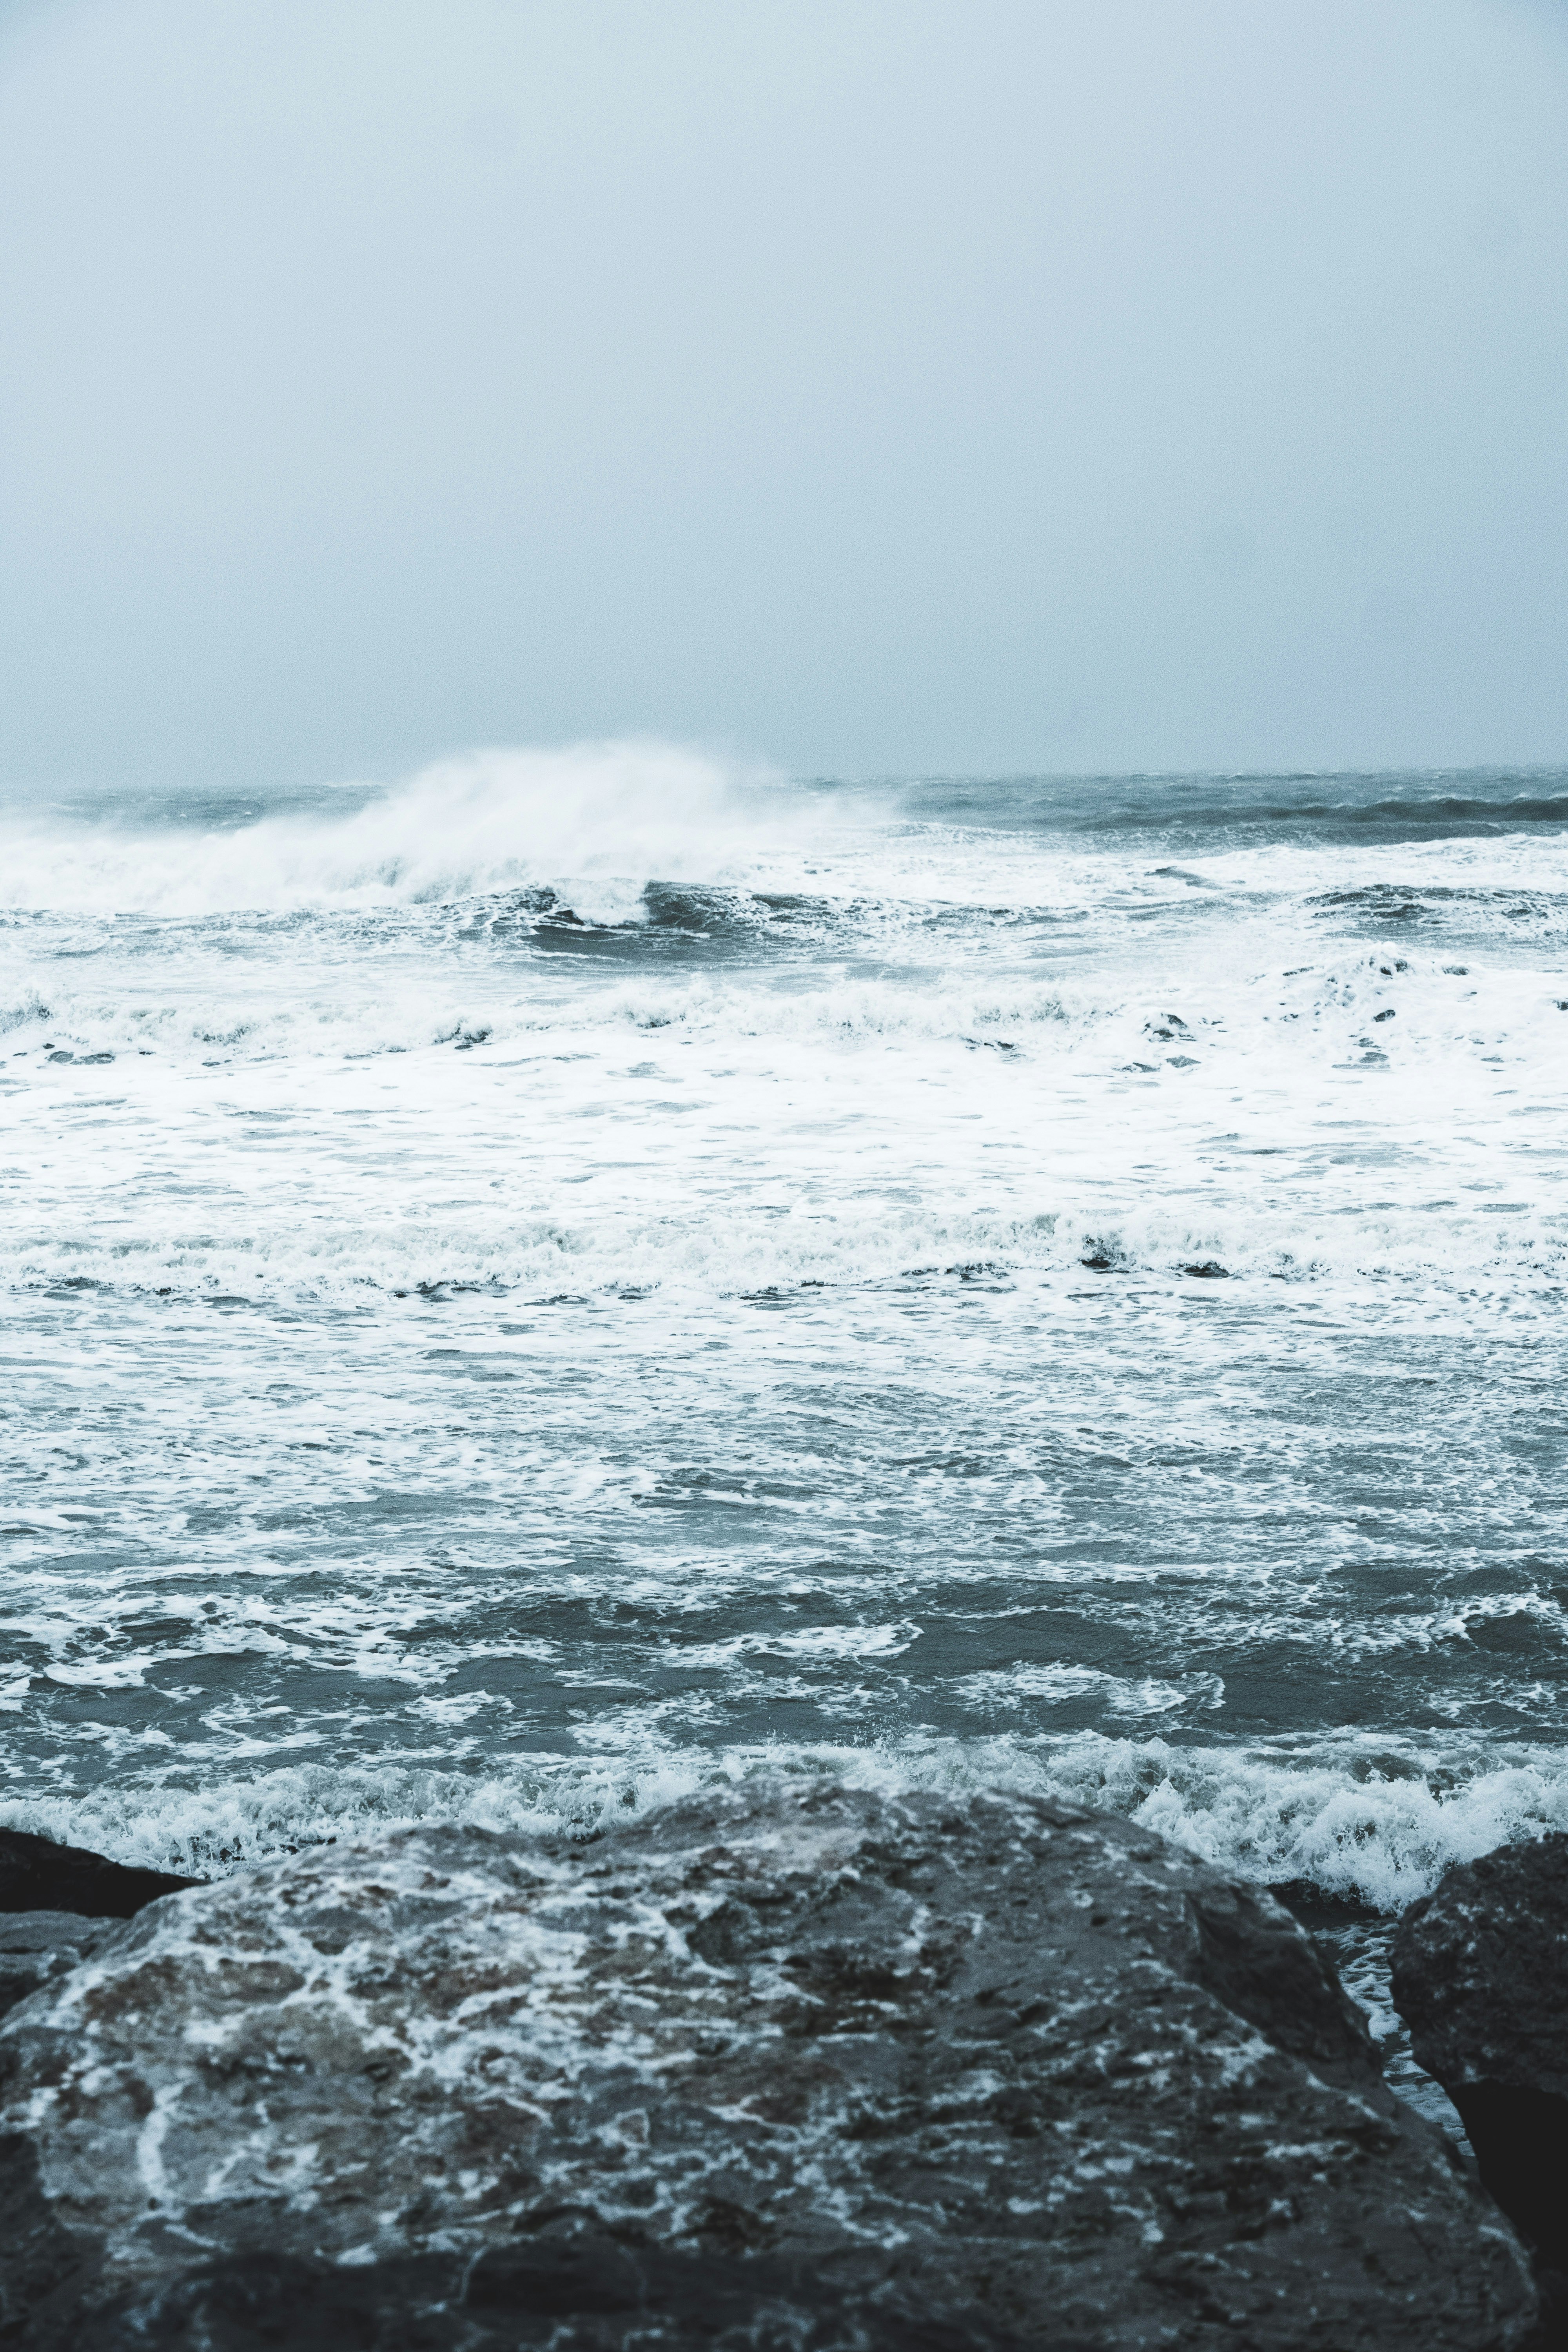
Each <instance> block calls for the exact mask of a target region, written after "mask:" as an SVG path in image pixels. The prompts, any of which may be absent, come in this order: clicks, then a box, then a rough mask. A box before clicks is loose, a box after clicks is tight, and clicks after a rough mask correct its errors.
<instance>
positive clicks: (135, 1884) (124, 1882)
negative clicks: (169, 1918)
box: [0, 1829, 200, 1919]
mask: <svg viewBox="0 0 1568 2352" xmlns="http://www.w3.org/2000/svg"><path fill="white" fill-rule="evenodd" d="M199 1884H200V1882H199V1881H198V1880H196V1879H195V1878H176V1877H175V1876H174V1873H173V1872H172V1871H167V1870H132V1869H129V1868H127V1866H126V1865H125V1864H123V1863H119V1862H110V1861H109V1859H108V1858H107V1856H106V1855H104V1854H101V1853H88V1852H87V1850H86V1848H85V1847H82V1846H75V1845H60V1844H58V1843H56V1841H55V1840H54V1839H53V1838H47V1837H37V1836H36V1835H35V1834H34V1833H33V1832H31V1831H30V1830H7V1829H0V1914H3V1913H5V1912H14V1911H74V1912H79V1913H80V1914H81V1915H83V1916H85V1917H87V1918H89V1919H129V1918H131V1917H132V1916H133V1915H134V1914H135V1913H136V1912H138V1911H140V1910H141V1908H142V1906H143V1904H146V1903H155V1902H156V1901H157V1899H158V1897H159V1895H176V1894H178V1893H179V1891H180V1889H181V1888H182V1887H184V1886H195V1885H199Z"/></svg>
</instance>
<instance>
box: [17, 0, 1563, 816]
mask: <svg viewBox="0 0 1568 2352" xmlns="http://www.w3.org/2000/svg"><path fill="white" fill-rule="evenodd" d="M1565 281H1568V5H1564V0H1072V5H1067V4H1066V0H243V5H237V0H32V4H31V5H22V0H11V5H0V317H3V320H4V334H3V340H0V532H3V551H4V561H3V564H0V687H3V693H4V701H3V706H0V781H3V782H7V783H11V784H16V783H37V784H40V785H47V786H58V785H59V784H62V783H68V782H94V781H101V782H117V781H119V782H132V783H141V782H162V783H170V784H174V785H186V784H191V783H195V782H208V781H210V782H215V783H227V782H235V783H244V784H246V785H251V786H253V785H257V784H261V783H265V782H268V781H272V780H276V781H279V782H311V781H315V780H318V779H324V778H328V777H345V776H360V775H370V774H375V775H386V776H390V775H393V774H395V773H398V772H403V771H405V770H406V769H408V768H410V767H412V766H414V765H416V764H417V763H419V762H420V761H424V760H426V759H427V758H429V757H431V756H433V755H435V754H437V753H438V752H441V751H447V750H451V749H455V748H458V747H461V746H463V745H467V744H471V743H479V742H525V741H541V740H544V741H552V740H562V739H567V738H574V737H580V736H598V735H605V734H613V733H618V732H622V731H626V730H637V731H650V732H655V733H659V734H665V735H671V736H675V737H678V738H682V739H689V740H700V741H703V742H707V743H711V744H717V745H721V746H725V745H728V746H732V747H733V748H735V749H736V750H738V751H742V752H745V753H747V754H761V755H763V756H764V757H768V758H772V759H773V760H775V761H778V762H779V763H780V764H781V765H783V766H784V767H785V768H786V769H789V770H791V771H793V772H827V773H840V772H859V773H866V772H895V771H921V770H924V771H927V772H930V771H937V770H973V771H981V770H991V771H996V770H1010V771H1018V770H1051V769H1082V768H1100V767H1109V768H1144V767H1202V766H1210V765H1214V766H1220V767H1233V766H1247V765H1269V766H1291V765H1297V764H1300V765H1308V766H1348V765H1355V764H1360V763H1366V764H1373V765H1401V764H1424V763H1466V762H1472V761H1489V760H1502V761H1546V760H1568V282H1565Z"/></svg>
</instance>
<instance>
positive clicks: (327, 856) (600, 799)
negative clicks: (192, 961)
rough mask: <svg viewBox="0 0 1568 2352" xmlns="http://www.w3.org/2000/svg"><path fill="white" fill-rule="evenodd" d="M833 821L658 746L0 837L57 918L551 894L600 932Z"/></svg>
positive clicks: (605, 747) (487, 757) (29, 894)
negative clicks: (337, 796) (175, 818)
mask: <svg viewBox="0 0 1568 2352" xmlns="http://www.w3.org/2000/svg"><path fill="white" fill-rule="evenodd" d="M832 823H833V820H832V818H831V816H830V815H828V814H825V811H824V808H823V806H822V804H821V803H820V801H812V800H811V799H809V798H808V797H807V796H804V795H801V794H792V793H790V792H789V791H788V789H787V788H785V787H783V786H781V785H780V784H779V783H778V782H777V781H776V780H771V779H769V778H767V777H765V776H760V775H755V774H748V773H747V772H743V771H742V770H740V769H737V768H732V767H728V766H725V765H723V764H721V762H720V761H716V760H712V759H709V758H706V757H704V756H702V755H701V754H700V753H698V752H694V751H685V750H682V749H680V748H679V747H677V746H674V745H670V744H663V743H657V742H635V741H627V742H610V743H589V744H577V745H573V746H569V747H567V748H566V749H563V750H558V751H542V750H521V751H475V752H471V753H469V754H468V755H466V756H465V757H463V758H460V759H452V760H447V761H441V762H440V763H438V764H437V765H436V766H434V767H431V768H427V769H426V770H424V771H423V772H421V773H420V774H419V775H417V776H416V777H415V778H413V780H412V781H411V782H407V783H405V784H402V785H400V786H398V787H397V788H396V789H395V790H393V791H391V792H388V793H384V794H381V795H378V796H376V797H374V798H373V799H371V800H370V801H368V802H367V803H364V804H363V805H360V806H357V807H355V808H353V810H352V812H351V813H350V814H344V815H334V814H300V813H299V812H298V811H292V812H289V814H275V815H269V816H262V817H260V818H258V820H257V821H256V822H255V823H253V824H244V825H240V826H237V827H235V826H221V827H220V826H212V827H207V828H202V827H199V826H181V825H172V824H161V825H158V826H155V827H138V826H136V825H134V824H129V823H126V822H125V821H124V820H123V819H116V818H115V817H114V816H112V815H106V816H104V817H102V818H100V819H99V820H97V821H91V820H89V819H87V818H82V817H79V818H77V819H75V820H73V821H68V822H66V823H62V822H61V821H60V820H59V818H58V816H56V817H55V818H54V819H53V820H52V821H47V822H40V821H36V820H28V819H26V818H25V817H17V816H16V815H12V816H10V817H8V818H7V819H5V822H4V823H3V824H0V900H3V902H4V903H5V905H6V906H9V907H11V908H16V909H24V910H33V911H43V910H50V911H55V912H60V911H75V912H84V913H85V912H92V913H121V912H125V913H146V914H157V915H175V916H185V917H193V916H201V915H205V914H216V913H221V912H225V911H233V910H238V909H272V910H277V909H282V908H300V907H352V906H361V907H375V906H386V905H397V904H421V903H427V902H429V901H432V900H441V899H448V898H467V897H471V896H474V895H479V894H485V893H489V892H495V891H503V890H517V889H521V888H524V887H528V886H530V885H548V886H552V887H554V888H555V889H556V890H557V891H558V892H561V893H562V895H563V901H564V903H567V904H569V905H570V906H571V907H572V908H574V910H575V911H576V912H577V913H578V914H579V915H581V916H583V917H584V918H585V919H588V920H591V921H601V922H602V921H615V920H617V919H621V920H624V919H637V917H639V916H640V914H641V911H642V908H641V892H642V888H643V885H644V884H645V882H647V881H649V880H652V879H659V880H663V881H669V882H680V881H689V882H712V881H716V880H720V879H721V878H722V877H723V876H724V874H725V872H726V870H727V869H728V868H729V867H731V866H733V865H734V864H735V863H736V862H737V861H741V862H742V863H744V862H745V861H747V860H748V859H749V857H750V856H752V855H754V853H755V852H756V851H757V849H758V848H759V847H761V846H763V845H766V844H768V843H783V844H785V845H791V844H798V843H800V842H803V841H809V840H810V839H811V838H812V837H814V836H815V835H816V834H818V833H820V832H822V831H823V830H824V829H828V830H831V827H832Z"/></svg>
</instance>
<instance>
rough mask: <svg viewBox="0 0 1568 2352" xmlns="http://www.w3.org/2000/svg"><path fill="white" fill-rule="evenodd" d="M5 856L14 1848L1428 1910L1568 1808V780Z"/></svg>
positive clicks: (68, 849) (84, 824) (110, 801)
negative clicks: (784, 1806)
mask: <svg viewBox="0 0 1568 2352" xmlns="http://www.w3.org/2000/svg"><path fill="white" fill-rule="evenodd" d="M0 865H3V867H4V873H5V888H4V893H3V896H4V899H5V908H6V911H5V914H4V916H3V917H0V1090H3V1097H4V1109H5V1147H4V1149H5V1161H6V1168H5V1174H6V1182H7V1193H8V1198H9V1200H10V1202H12V1204H13V1207H12V1211H11V1213H10V1214H9V1215H8V1217H7V1220H6V1222H5V1230H4V1232H3V1233H0V1279H3V1280H4V1282H5V1286H6V1303H7V1316H6V1340H5V1355H6V1363H5V1391H6V1400H7V1410H6V1413H5V1422H4V1430H3V1444H4V1449H5V1461H4V1475H3V1482H0V1483H3V1487H4V1492H5V1495H6V1496H7V1497H8V1504H7V1516H6V1517H5V1521H4V1524H3V1526H0V1540H3V1542H4V1545H5V1560H6V1563H7V1565H6V1570H5V1586H4V1595H5V1612H4V1643H5V1646H4V1655H3V1659H0V1708H3V1709H4V1711H5V1715H6V1730H5V1749H4V1759H5V1787H4V1799H3V1802H0V1818H4V1819H5V1820H7V1821H9V1822H13V1823H16V1824H19V1825H22V1826H31V1827H38V1828H47V1829H49V1830H51V1831H55V1832H59V1833H62V1834H64V1835H66V1836H68V1837H70V1838H73V1839H75V1840H78V1841H79V1842H82V1843H89V1844H94V1845H98V1846H100V1847H101V1848H104V1849H106V1850H108V1851H110V1852H112V1853H116V1854H119V1855H121V1856H123V1857H125V1858H127V1859H135V1860H140V1861H146V1862H156V1863H162V1864H174V1865H181V1866H186V1867H192V1868H195V1869H197V1870H203V1871H211V1870H214V1869H223V1868H226V1867H230V1866H234V1865H236V1864H243V1863H247V1862H249V1861H253V1860H255V1859H258V1858H260V1857H261V1856H263V1855H265V1854H267V1853H272V1852H276V1851H278V1850H279V1849H286V1848H290V1847H294V1846H297V1845H299V1844H300V1843H305V1842H309V1841H312V1840H316V1839H320V1838H324V1837H334V1836H341V1835H345V1834H349V1833H351V1832H354V1831H357V1830H360V1829H363V1828H365V1827H368V1826H372V1825H374V1824H386V1823H390V1822H403V1821H408V1820H416V1819H429V1818H456V1819H462V1820H469V1821H478V1822H488V1823H507V1822H519V1821H523V1820H530V1819H535V1818H539V1817H542V1816H548V1817H553V1818H559V1817H562V1816H566V1817H568V1818H571V1819H573V1820H576V1821H582V1822H591V1821H593V1820H595V1819H597V1818H599V1817H601V1816H602V1815H603V1814H604V1812H605V1811H606V1810H611V1809H621V1808H625V1807H635V1806H637V1805H641V1804H644V1803H647V1802H648V1801H652V1800H654V1799H656V1798H658V1796H660V1795H662V1794H665V1793H668V1792H669V1791H670V1790H674V1789H678V1788H682V1787H689V1786H691V1785H693V1784H695V1783H698V1782H700V1781H701V1780H704V1779H705V1778H708V1777H709V1776H711V1775H713V1774H716V1773H718V1774H735V1773H743V1772H747V1771H750V1770H752V1769H757V1768H759V1767H761V1766H763V1765H767V1764H772V1763H778V1762H781V1761H791V1762H797V1763H798V1762H803V1761H804V1762H807V1763H815V1764H819V1765H820V1766H821V1767H822V1769H832V1770H834V1771H838V1772H847V1773H848V1774H849V1775H851V1776H852V1777H859V1778H868V1779H876V1780H893V1781H909V1780H915V1781H919V1782H921V1783H922V1784H938V1785H945V1784H967V1783H970V1782H973V1781H977V1780H989V1781H995V1780H1003V1781H1008V1782H1013V1783H1016V1784H1019V1785H1023V1786H1027V1787H1035V1788H1040V1787H1052V1788H1058V1789H1067V1790H1072V1791H1075V1792H1077V1793H1079V1794H1080V1795H1082V1796H1084V1797H1086V1798H1089V1799H1090V1800H1092V1801H1095V1802H1099V1803H1108V1804H1110V1805H1112V1806H1114V1807H1115V1808H1117V1809H1118V1810H1120V1811H1123V1812H1126V1813H1130V1814H1135V1815H1136V1816H1137V1817H1138V1818H1139V1819H1140V1820H1142V1821H1144V1822H1147V1823H1148V1824H1149V1825H1150V1826H1152V1827H1154V1828H1157V1829H1160V1830H1163V1831H1165V1832H1169V1833H1171V1834H1173V1835H1174V1836H1177V1837H1179V1838H1182V1839H1184V1840H1185V1841H1186V1842H1187V1843H1190V1844H1193V1845H1194V1846H1196V1847H1197V1848H1198V1849H1199V1850H1200V1851H1202V1852H1204V1853H1208V1854H1210V1855H1212V1856H1214V1857H1215V1858H1216V1859H1219V1860H1221V1861H1224V1862H1226V1863H1227V1864H1233V1865H1234V1866H1236V1867H1237V1868H1239V1869H1241V1870H1242V1871H1244V1872H1246V1873H1247V1874H1250V1875H1252V1876H1254V1877H1257V1878H1261V1879H1268V1880H1275V1881H1278V1880H1280V1879H1285V1878H1304V1879H1307V1880H1310V1881H1311V1882H1314V1883H1315V1884H1316V1885H1317V1886H1318V1887H1319V1888H1320V1889H1321V1890H1323V1891H1324V1893H1325V1894H1331V1895H1349V1896H1353V1897H1355V1898H1356V1899H1357V1900H1358V1901H1359V1902H1360V1903H1361V1904H1363V1906H1370V1911H1372V1912H1381V1913H1383V1914H1390V1913H1392V1911H1393V1910H1394V1909H1395V1908H1396V1907H1397V1906H1399V1905H1401V1904H1403V1903H1404V1902H1405V1901H1406V1900H1408V1899H1409V1898H1410V1897H1411V1896H1412V1895H1415V1894H1416V1893H1418V1892H1420V1891H1422V1890H1423V1889H1424V1888H1426V1886H1428V1885H1430V1884H1431V1883H1432V1882H1433V1880H1434V1878H1435V1877H1436V1874H1438V1872H1440V1870H1441V1869H1442V1868H1443V1867H1444V1865H1445V1864H1447V1862H1448V1861H1450V1860H1452V1859H1454V1858H1455V1857H1456V1856H1463V1855H1467V1854H1470V1853H1479V1852H1480V1851H1483V1850H1485V1849H1486V1848H1487V1847H1489V1846H1490V1845H1492V1844H1494V1843H1497V1842H1498V1841H1499V1840H1500V1839H1501V1838H1504V1837H1507V1836H1510V1835H1513V1834H1519V1833H1523V1832H1529V1831H1530V1830H1531V1829H1532V1828H1535V1827H1538V1826H1540V1825H1542V1824H1545V1823H1552V1824H1557V1825H1563V1826H1568V1750H1565V1748H1564V1744H1563V1743H1564V1734H1565V1732H1568V1705H1565V1689H1568V1622H1565V1617H1564V1604H1565V1601H1568V1582H1565V1580H1564V1575H1563V1566H1562V1562H1563V1538H1564V1533H1565V1526H1564V1520H1565V1509H1568V1494H1565V1489H1564V1480H1563V1461H1564V1450H1565V1441H1568V1412H1565V1409H1564V1406H1563V1396H1564V1393H1565V1386H1564V1373H1565V1370H1568V1366H1565V1363H1564V1354H1565V1343H1564V1338H1563V1330H1564V1325H1563V1298H1564V1288H1565V1284H1568V1213H1565V1211H1564V1207H1563V1201H1564V1192H1563V1173H1564V1167H1563V1161H1564V1151H1565V1146H1564V1135H1565V1133H1568V1129H1565V1128H1564V1123H1563V1112H1564V1108H1565V1104H1564V1094H1565V1091H1568V1051H1565V1047H1568V951H1565V947H1564V940H1565V930H1564V915H1565V911H1568V773H1564V772H1529V773H1510V772H1467V773H1465V774H1455V775H1436V774H1421V775H1378V776H1342V775H1340V776H1296V777H1277V776H1276V777H1259V776H1243V777H1228V778H1221V777H1205V778H1194V777H1181V778H1165V779H1162V778H1142V779H1125V778H1122V779H1110V780H1105V779H1100V780H1097V779H1082V780H1077V781H1074V780H1061V779H1047V780H1016V779H1015V780H1005V781H998V782H984V781H974V780H959V781H942V780H940V779H939V780H924V781H915V782H910V781H904V782H899V781H885V782H879V783H874V784H858V785H853V786H851V785H839V784H833V783H830V782H820V783H816V784H806V785H796V784H787V783H784V782H781V781H779V780H777V779H770V778H767V777H757V776H743V775H740V774H737V773H734V772H730V771H729V770H727V769H725V768H724V767H723V766H722V765H721V763H718V762H715V761H709V760H705V759H702V758H700V757H698V756H696V755H694V754H690V753H688V752H684V751H676V750H671V749H669V748H667V747H662V746H659V745H648V744H621V745H606V746H598V747H587V748H584V749H578V750H574V751H565V752H539V753H531V752H493V753H487V754H481V755H476V756H474V757H473V758H471V759H469V760H467V761H460V762H451V763H447V764H446V765H445V766H443V767H442V768H440V769H438V770H436V771H433V772H429V773H427V774H426V775H424V776H421V777H418V778H416V780H414V781H413V782H411V783H409V784H407V785H405V786H403V787H400V788H398V789H395V790H394V791H390V792H383V791H380V790H375V789H372V788H369V787H364V788H357V787H356V788H348V787H344V788H340V789H336V790H333V791H331V792H326V791H323V792H321V793H315V794H295V795H293V796H292V797H290V798H280V799H279V801H277V802H275V803H258V802H255V801H251V802H238V801H233V800H218V801H215V802H210V803H200V802H197V801H191V800H187V801H184V802H182V801H180V800H178V799H177V798H171V799H164V800H159V799H157V798H153V799H152V800H146V799H142V800H130V799H123V798H121V799H120V800H116V799H114V798H112V797H104V796H98V797H96V798H94V799H92V800H90V801H86V802H82V803H77V804H74V805H72V804H68V803H60V804H59V805H57V806H55V807H53V808H49V809H46V810H44V811H42V812H39V811H38V810H37V808H34V809H33V810H32V811H31V812H23V811H20V810H14V811H11V812H4V811H0ZM1369 1916H1370V1914H1369ZM1367 1936H1370V1938H1371V1941H1370V1943H1369V1942H1367V1939H1366V1937H1363V1941H1362V1943H1361V1944H1359V1945H1356V1947H1355V1949H1354V1950H1353V1951H1352V1955H1351V1957H1352V1974H1353V1965H1354V1964H1355V1963H1356V1958H1357V1954H1358V1953H1359V1954H1361V1955H1362V1956H1363V1958H1364V1956H1365V1953H1366V1952H1367V1951H1373V1954H1374V1948H1375V1945H1376V1940H1377V1938H1376V1932H1375V1929H1374V1928H1373V1927H1368V1929H1367ZM1367 1966H1368V1967H1370V1966H1371V1963H1370V1961H1369V1962H1367ZM1363 1976H1364V1971H1363ZM1362 1989H1363V1991H1366V1990H1370V1993H1371V1996H1372V1998H1373V2000H1374V2001H1375V2000H1376V1997H1377V1987H1376V1983H1375V1979H1374V1977H1372V1976H1364V1981H1363V1985H1362Z"/></svg>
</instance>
